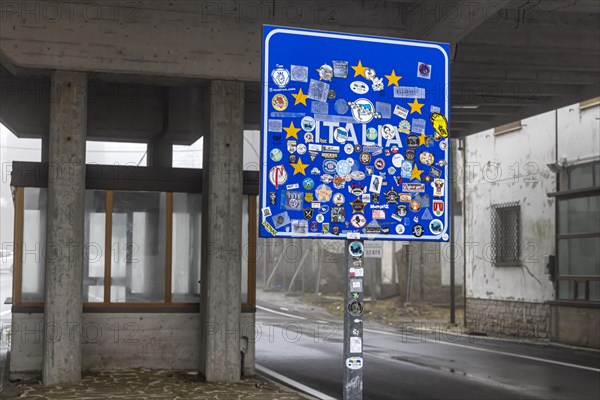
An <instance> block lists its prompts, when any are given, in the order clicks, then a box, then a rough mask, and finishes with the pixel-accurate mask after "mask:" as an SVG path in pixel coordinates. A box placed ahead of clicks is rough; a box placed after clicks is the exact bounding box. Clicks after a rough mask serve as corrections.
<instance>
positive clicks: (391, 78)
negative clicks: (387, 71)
mask: <svg viewBox="0 0 600 400" xmlns="http://www.w3.org/2000/svg"><path fill="white" fill-rule="evenodd" d="M385 77H386V78H387V80H388V86H391V85H396V86H398V81H399V80H400V79H402V77H401V76H398V75H396V71H394V70H392V74H391V75H386V76H385Z"/></svg>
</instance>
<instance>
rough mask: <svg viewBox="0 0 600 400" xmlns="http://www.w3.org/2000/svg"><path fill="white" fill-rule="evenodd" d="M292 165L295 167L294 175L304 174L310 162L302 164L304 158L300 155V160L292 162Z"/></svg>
mask: <svg viewBox="0 0 600 400" xmlns="http://www.w3.org/2000/svg"><path fill="white" fill-rule="evenodd" d="M290 165H291V166H292V167H294V175H296V174H302V175H306V171H304V170H305V169H306V167H308V164H302V159H301V158H300V157H298V162H297V163H296V164H290Z"/></svg>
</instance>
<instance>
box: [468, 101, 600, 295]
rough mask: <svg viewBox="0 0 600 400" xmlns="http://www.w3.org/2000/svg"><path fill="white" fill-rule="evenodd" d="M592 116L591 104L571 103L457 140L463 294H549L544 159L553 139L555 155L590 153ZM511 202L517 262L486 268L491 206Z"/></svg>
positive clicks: (598, 129)
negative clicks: (515, 125)
mask: <svg viewBox="0 0 600 400" xmlns="http://www.w3.org/2000/svg"><path fill="white" fill-rule="evenodd" d="M599 115H600V107H598V106H595V107H593V108H589V109H586V110H580V108H579V104H576V105H572V106H569V107H564V108H562V109H559V110H557V111H556V112H555V111H551V112H547V113H544V114H540V115H538V116H535V117H531V118H528V119H525V120H523V121H522V125H523V127H522V129H520V130H517V131H513V132H509V133H505V134H502V135H496V136H495V135H494V132H493V130H487V131H484V132H480V133H478V134H475V135H471V136H468V137H467V138H466V139H465V142H466V153H465V154H466V162H467V168H466V171H463V172H464V178H465V179H466V191H465V195H466V198H465V205H466V207H465V211H466V212H465V214H466V245H467V254H466V277H467V279H466V280H467V297H471V298H481V299H494V300H515V301H530V302H545V301H548V300H552V299H553V298H554V289H553V287H552V283H551V281H550V280H549V276H548V275H547V274H545V271H544V269H545V265H544V256H545V255H548V254H555V245H554V240H555V238H554V235H555V217H554V216H555V214H554V212H555V201H554V199H553V198H548V197H547V195H546V193H548V192H554V191H556V190H557V187H556V176H555V174H554V173H553V172H551V171H550V169H549V168H548V166H547V164H549V163H553V162H554V161H555V156H556V154H555V151H556V150H555V147H556V146H555V143H556V140H558V156H559V158H560V157H562V156H565V157H566V158H567V160H568V161H574V160H575V159H577V158H578V157H581V156H589V155H594V154H595V155H598V153H599V151H600V142H599V140H600V139H599V136H600V124H599V123H598V120H599V119H600V118H599ZM556 116H558V118H556ZM557 121H558V123H557ZM557 128H558V129H557ZM556 134H558V137H556V136H555V135H556ZM513 201H518V202H519V203H520V205H521V259H522V265H523V266H522V267H494V266H493V265H492V264H491V262H490V254H491V253H490V251H491V248H490V242H491V206H492V205H493V204H497V203H504V202H513Z"/></svg>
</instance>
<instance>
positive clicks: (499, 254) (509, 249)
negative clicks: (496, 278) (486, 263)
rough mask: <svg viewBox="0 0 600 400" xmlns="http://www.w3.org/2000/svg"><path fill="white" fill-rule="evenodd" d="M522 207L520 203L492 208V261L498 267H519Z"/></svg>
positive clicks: (498, 205) (496, 205) (497, 205)
mask: <svg viewBox="0 0 600 400" xmlns="http://www.w3.org/2000/svg"><path fill="white" fill-rule="evenodd" d="M520 243H521V206H519V203H518V202H512V203H503V204H495V205H493V206H492V261H493V263H494V265H495V266H497V267H507V266H519V265H521V262H520V260H519V258H520V255H521V254H520Z"/></svg>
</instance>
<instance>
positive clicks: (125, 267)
mask: <svg viewBox="0 0 600 400" xmlns="http://www.w3.org/2000/svg"><path fill="white" fill-rule="evenodd" d="M112 195H113V199H112V201H113V204H112V236H111V246H112V252H111V253H112V254H111V255H112V260H111V287H110V302H111V303H121V302H132V303H135V302H163V301H164V300H165V254H166V253H165V250H166V194H165V193H159V192H121V191H115V192H113V193H112Z"/></svg>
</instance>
